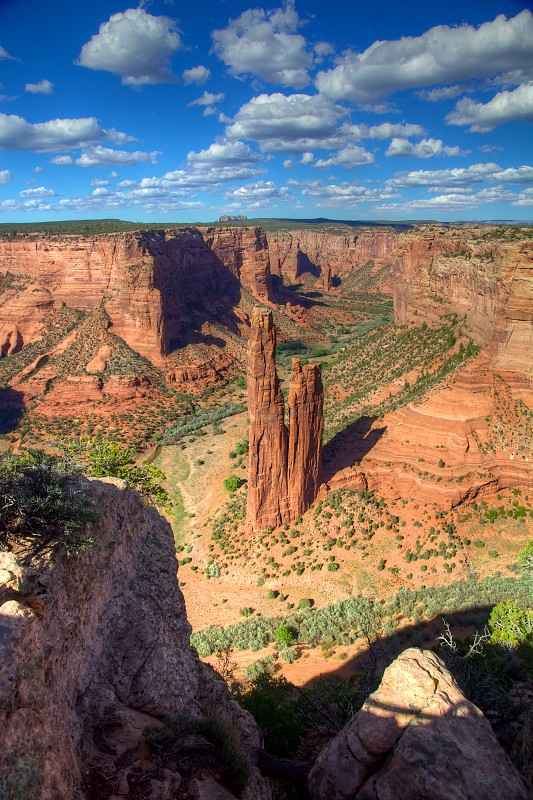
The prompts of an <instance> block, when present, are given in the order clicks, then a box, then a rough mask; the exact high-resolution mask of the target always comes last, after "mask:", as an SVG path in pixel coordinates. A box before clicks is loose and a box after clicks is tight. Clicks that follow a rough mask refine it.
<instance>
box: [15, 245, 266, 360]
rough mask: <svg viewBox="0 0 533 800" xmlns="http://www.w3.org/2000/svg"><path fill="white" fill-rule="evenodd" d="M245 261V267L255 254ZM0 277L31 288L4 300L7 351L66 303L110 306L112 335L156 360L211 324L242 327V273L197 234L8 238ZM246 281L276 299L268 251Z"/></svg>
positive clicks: (256, 291)
mask: <svg viewBox="0 0 533 800" xmlns="http://www.w3.org/2000/svg"><path fill="white" fill-rule="evenodd" d="M245 238H246V237H245ZM248 238H249V237H248ZM257 238H258V240H260V239H261V237H260V235H259V233H258V234H257ZM247 248H249V249H252V244H250V243H249V242H248V240H246V242H245V244H244V245H243V246H242V251H243V252H245V251H246V252H247ZM221 254H222V255H224V253H223V252H222V249H221ZM234 255H235V263H237V262H238V258H239V256H238V253H237V252H236V253H235V254H234ZM225 257H226V261H228V260H229V258H228V256H227V254H225ZM241 260H242V262H243V264H245V265H246V264H247V263H248V261H251V258H248V257H244V256H243V258H242V259H241ZM0 271H7V272H9V273H11V274H12V275H15V276H20V278H21V280H24V281H25V282H26V286H25V287H23V289H21V288H20V287H18V288H14V289H11V290H8V291H7V292H5V293H4V295H3V296H2V298H1V301H0V351H2V352H3V353H4V354H8V353H11V352H15V351H16V350H17V349H20V348H21V347H22V346H23V344H26V343H28V342H30V341H32V340H34V339H35V338H37V337H38V335H39V326H40V324H41V323H42V321H43V319H44V318H45V317H46V315H47V314H48V313H49V312H50V311H51V310H52V309H53V308H57V307H60V306H61V305H66V306H70V307H74V308H79V309H82V310H93V309H95V308H97V307H99V306H102V307H103V308H104V309H105V311H106V313H107V315H108V317H109V330H110V331H111V332H112V333H114V334H117V335H118V336H120V337H121V338H122V339H124V341H125V342H126V343H127V344H128V345H129V346H130V347H131V348H132V349H134V350H136V351H137V352H139V353H140V354H141V355H143V356H145V357H146V358H148V359H149V360H150V361H152V363H154V364H161V363H162V362H163V360H164V358H165V357H166V356H167V355H168V354H169V353H170V352H171V351H172V350H173V349H175V348H176V347H179V346H180V345H182V344H184V343H185V342H186V341H187V337H188V334H189V333H190V330H191V328H192V329H194V328H196V327H197V326H198V323H199V322H200V323H201V321H202V320H203V319H206V320H216V321H218V322H221V323H222V324H225V325H227V326H228V327H229V328H233V329H236V327H237V322H238V320H237V319H236V318H235V316H234V314H233V308H234V306H236V305H238V303H239V296H240V285H241V284H240V279H241V274H240V270H239V269H237V268H235V267H234V268H233V269H230V268H229V266H228V264H227V263H224V262H223V261H222V260H221V259H220V258H219V257H218V255H217V254H216V253H215V252H214V250H212V249H211V248H210V247H209V246H208V245H207V244H206V242H205V241H204V239H203V237H202V235H201V234H200V232H199V231H198V230H196V229H190V230H180V231H159V230H157V231H146V232H142V233H134V234H115V235H109V236H99V237H95V238H91V239H83V238H79V237H65V238H64V239H59V238H57V237H49V238H45V237H39V238H36V239H34V240H27V239H20V240H13V241H11V240H10V241H7V240H0ZM251 272H253V275H251V274H250V273H251ZM242 278H243V285H246V284H247V282H248V279H249V283H250V288H251V291H252V294H254V296H257V298H258V299H260V300H264V299H268V291H266V290H265V291H263V290H262V288H261V285H262V283H263V284H264V285H265V286H267V285H268V256H265V254H263V259H262V261H261V259H260V260H259V262H258V265H257V268H256V269H255V272H254V271H253V270H252V269H250V270H248V271H247V269H245V268H244V267H243V270H242Z"/></svg>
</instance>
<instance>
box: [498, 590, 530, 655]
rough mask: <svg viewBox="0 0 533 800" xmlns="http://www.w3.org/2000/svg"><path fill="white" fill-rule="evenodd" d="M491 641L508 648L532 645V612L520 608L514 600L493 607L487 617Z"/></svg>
mask: <svg viewBox="0 0 533 800" xmlns="http://www.w3.org/2000/svg"><path fill="white" fill-rule="evenodd" d="M489 628H490V631H491V641H492V642H497V643H499V644H502V645H504V646H507V647H509V648H515V647H518V646H519V645H521V644H524V643H529V644H533V610H532V609H524V608H520V606H519V605H517V604H516V603H515V602H514V600H506V601H505V602H502V603H498V604H497V605H495V606H494V608H493V609H492V611H491V614H490V617H489Z"/></svg>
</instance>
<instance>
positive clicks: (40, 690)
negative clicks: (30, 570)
mask: <svg viewBox="0 0 533 800" xmlns="http://www.w3.org/2000/svg"><path fill="white" fill-rule="evenodd" d="M88 491H89V492H90V493H91V494H92V496H93V497H94V499H95V502H96V506H97V508H98V514H99V522H98V525H97V527H96V528H95V530H94V537H95V544H94V545H93V546H91V547H89V548H87V549H86V550H85V551H84V552H83V553H82V554H81V555H80V556H79V557H77V558H75V559H74V558H73V559H60V560H58V561H57V563H56V565H55V566H53V567H51V568H49V569H48V570H47V571H46V572H44V573H41V574H40V575H38V576H35V577H34V579H33V581H34V583H35V584H36V587H37V589H38V591H39V598H40V600H41V601H42V603H43V609H44V610H43V614H42V616H41V617H40V618H38V617H36V616H34V615H33V614H30V615H29V616H28V615H26V616H23V617H22V618H17V621H16V625H11V628H13V627H15V629H16V630H15V635H14V636H13V637H12V639H11V640H10V642H9V648H8V653H9V664H7V663H6V661H5V660H3V661H2V664H3V667H4V668H6V667H9V668H10V669H9V670H8V671H7V672H5V669H4V671H1V670H0V688H1V689H2V690H3V696H1V697H0V787H2V788H4V787H7V790H8V791H7V796H10V793H9V790H13V787H15V786H18V787H20V786H24V785H26V784H24V781H31V782H30V783H29V784H28V787H29V788H28V792H29V793H28V794H27V796H28V798H29V797H31V798H32V800H51V799H52V798H53V800H81V799H82V798H86V799H87V800H92V798H94V794H91V790H90V789H85V790H84V788H83V787H84V782H83V781H84V776H86V775H87V774H88V773H90V772H91V770H97V771H101V773H102V775H105V776H108V777H109V776H110V777H109V779H110V780H111V781H112V782H113V783H112V786H113V787H114V788H115V789H116V794H117V796H121V797H128V796H130V795H129V789H128V774H127V773H128V770H126V771H124V770H123V764H122V765H121V763H120V759H121V757H122V756H123V755H124V753H125V752H126V750H128V749H129V748H131V747H135V748H138V749H139V755H138V756H137V758H138V759H140V761H139V763H140V764H141V767H140V768H141V769H142V765H143V763H144V762H145V761H146V758H147V756H146V754H143V752H142V743H143V741H144V739H143V730H144V728H145V727H146V726H149V725H156V726H157V725H158V724H160V720H161V719H163V718H164V717H165V716H167V715H175V714H179V713H187V714H192V715H200V714H210V713H212V712H216V713H217V714H218V715H219V716H220V717H221V718H225V719H226V720H227V721H228V722H229V723H230V724H231V726H232V728H233V729H234V730H235V731H236V732H237V735H238V736H239V737H240V738H239V747H240V748H241V749H242V752H245V753H246V752H249V753H251V752H252V751H254V749H255V748H257V747H258V746H259V745H260V735H259V732H258V729H257V727H256V726H255V723H253V721H252V719H251V717H250V716H249V715H248V714H247V713H246V712H244V711H243V710H242V709H241V708H240V707H239V706H237V704H236V703H235V702H234V700H233V699H232V698H231V696H230V695H229V693H228V691H227V687H226V685H225V684H224V683H223V682H222V681H221V680H220V679H219V678H218V677H217V676H216V674H215V673H214V672H213V671H212V670H211V669H210V668H209V667H204V666H203V665H202V664H201V663H200V661H199V659H198V657H197V655H196V652H195V651H194V650H193V649H192V648H191V647H190V644H189V636H190V632H191V628H190V625H189V622H188V621H187V616H186V612H185V607H184V601H183V596H182V594H181V591H180V590H179V588H178V584H177V581H176V570H177V563H176V557H175V551H174V546H173V536H172V531H171V529H170V526H169V525H168V523H167V522H166V521H165V520H164V519H163V518H162V517H161V516H159V514H158V513H157V512H156V510H155V509H154V508H149V507H146V506H145V505H144V504H143V502H142V501H141V499H140V497H139V496H138V495H137V494H136V493H135V492H133V491H132V490H131V489H129V488H127V486H126V484H125V483H124V482H123V481H120V480H117V479H105V480H104V481H91V482H90V483H89V487H88ZM11 571H12V570H11ZM4 572H7V570H5V571H4ZM3 577H5V575H4V574H3ZM30 580H31V578H30ZM25 613H26V614H27V612H25ZM8 628H9V629H10V630H11V628H10V626H8ZM8 632H9V631H8ZM4 654H5V652H4ZM3 677H5V680H3ZM144 747H145V748H146V742H145V741H144ZM131 769H132V768H131V767H130V768H129V771H130V772H131ZM165 772H166V771H165V770H163V773H165ZM167 772H168V771H167ZM163 773H161V775H160V776H159V777H158V776H157V774H156V772H155V771H154V773H153V778H151V780H152V781H153V784H154V786H153V790H154V794H152V795H151V796H153V797H159V796H162V797H163V796H167V795H165V794H164V790H165V785H166V786H167V788H168V786H169V785H178V784H179V777H180V776H179V775H178V776H177V777H176V775H175V774H173V775H172V774H163ZM115 779H116V780H115ZM115 784H116V786H115ZM160 784H161V785H160ZM157 791H159V792H160V794H157ZM0 793H1V792H0ZM17 796H18V795H17ZM105 796H107V795H105ZM169 796H171V795H169ZM269 796H270V794H269V791H268V789H267V788H266V786H265V784H264V782H263V780H262V779H261V777H260V775H259V773H258V772H257V770H256V769H255V767H253V766H252V771H251V775H250V781H249V784H248V786H247V788H246V789H245V790H244V794H243V797H246V798H247V799H248V800H256V798H257V799H259V798H260V799H261V800H267V798H268V797H269Z"/></svg>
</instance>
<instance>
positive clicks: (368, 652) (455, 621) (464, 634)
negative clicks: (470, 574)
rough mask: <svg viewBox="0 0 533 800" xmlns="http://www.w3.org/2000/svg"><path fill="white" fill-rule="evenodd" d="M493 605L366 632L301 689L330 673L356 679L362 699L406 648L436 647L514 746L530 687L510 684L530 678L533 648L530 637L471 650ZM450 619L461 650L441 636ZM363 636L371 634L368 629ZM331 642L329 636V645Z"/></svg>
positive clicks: (467, 692)
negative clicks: (351, 651) (514, 689)
mask: <svg viewBox="0 0 533 800" xmlns="http://www.w3.org/2000/svg"><path fill="white" fill-rule="evenodd" d="M492 609H493V605H477V606H470V607H468V608H465V609H461V610H459V611H452V612H446V611H443V612H441V613H439V614H436V615H435V616H433V617H431V618H430V619H428V620H424V621H421V622H417V623H413V624H408V625H404V626H403V627H401V628H399V629H398V630H396V631H395V632H394V633H393V634H390V635H388V636H386V635H383V634H382V633H379V632H378V633H377V634H375V633H374V635H373V636H372V635H370V636H368V637H366V638H367V645H366V646H364V647H363V649H361V650H360V651H359V652H358V653H357V655H355V656H353V657H352V658H350V659H347V660H345V661H344V662H343V663H342V665H341V666H339V667H338V668H337V669H332V670H327V669H326V670H324V672H323V673H320V674H319V675H316V676H314V677H313V678H312V679H310V680H309V681H308V682H307V683H306V684H304V685H303V686H302V687H301V690H302V691H303V692H304V694H305V692H306V691H311V690H312V688H313V686H314V685H316V683H317V681H321V680H322V679H324V678H326V679H328V680H329V679H341V680H342V681H355V682H356V684H357V686H358V691H359V700H360V703H362V702H364V700H365V699H366V698H367V697H368V695H369V694H371V693H372V692H373V691H375V689H377V687H378V686H379V684H380V682H381V679H382V677H383V673H384V671H385V669H386V668H387V667H388V666H389V665H390V664H392V662H393V661H394V660H395V659H396V658H398V656H399V655H400V654H401V653H403V651H404V650H407V649H408V648H410V647H418V648H420V649H423V650H432V651H433V652H435V653H436V655H438V657H439V658H440V659H441V660H442V661H443V662H444V664H445V665H446V668H447V669H448V670H449V671H450V672H451V674H452V675H453V677H454V679H455V681H456V682H457V684H458V686H459V688H460V689H461V691H462V692H463V694H464V695H465V697H466V698H467V699H468V700H470V701H471V702H473V703H474V704H475V705H477V706H478V707H479V708H480V709H481V710H482V711H483V713H484V714H487V712H488V713H489V717H490V722H491V725H492V727H493V730H494V732H495V734H496V735H497V737H498V739H499V740H500V743H501V744H502V746H503V747H504V748H506V749H510V747H511V745H512V741H510V736H511V735H512V730H510V729H509V724H510V723H511V724H512V723H513V722H515V721H516V720H517V719H518V718H519V717H520V713H521V712H522V711H524V709H525V708H526V707H527V705H528V703H529V702H530V700H528V693H527V691H524V693H523V695H517V696H516V698H514V699H513V700H511V698H510V696H509V690H510V687H511V686H512V685H513V684H514V683H515V682H518V683H522V682H524V681H527V665H528V663H529V655H530V653H529V650H528V645H527V643H523V644H522V645H521V646H519V647H518V648H516V649H514V650H513V649H508V648H505V647H499V648H496V649H495V648H494V646H493V645H488V644H487V642H485V643H484V644H481V645H479V646H478V647H477V649H475V650H474V653H473V654H471V655H470V656H469V655H467V653H468V649H469V647H470V646H471V645H472V643H473V639H474V634H476V633H478V634H483V632H484V630H485V626H486V625H487V622H488V619H489V616H490V613H491V611H492ZM404 610H405V609H404ZM413 611H414V609H409V610H408V611H407V612H406V613H409V615H411V614H412V613H413ZM398 614H399V615H400V616H401V615H402V599H401V598H400V599H399V600H398ZM445 623H446V624H447V625H448V626H449V632H450V633H451V635H452V637H453V643H454V644H455V647H456V649H455V650H454V649H453V646H452V647H449V646H447V645H446V644H444V643H443V642H440V643H439V641H438V637H440V636H446V638H448V633H447V631H446V628H445ZM362 638H365V636H364V634H362ZM328 644H329V643H328V642H327V641H324V645H325V646H326V648H327V647H328ZM335 646H336V645H334V644H332V645H331V647H330V648H329V650H330V652H331V653H333V651H334V647H335ZM339 646H340V645H339ZM330 657H332V656H330ZM399 705H401V703H400V704H399ZM394 710H396V709H394ZM514 733H515V734H516V731H514Z"/></svg>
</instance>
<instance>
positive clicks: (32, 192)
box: [19, 186, 57, 197]
mask: <svg viewBox="0 0 533 800" xmlns="http://www.w3.org/2000/svg"><path fill="white" fill-rule="evenodd" d="M19 197H57V195H56V193H55V192H54V190H53V189H47V188H46V187H45V186H38V187H37V188H35V189H24V191H22V192H19Z"/></svg>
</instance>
